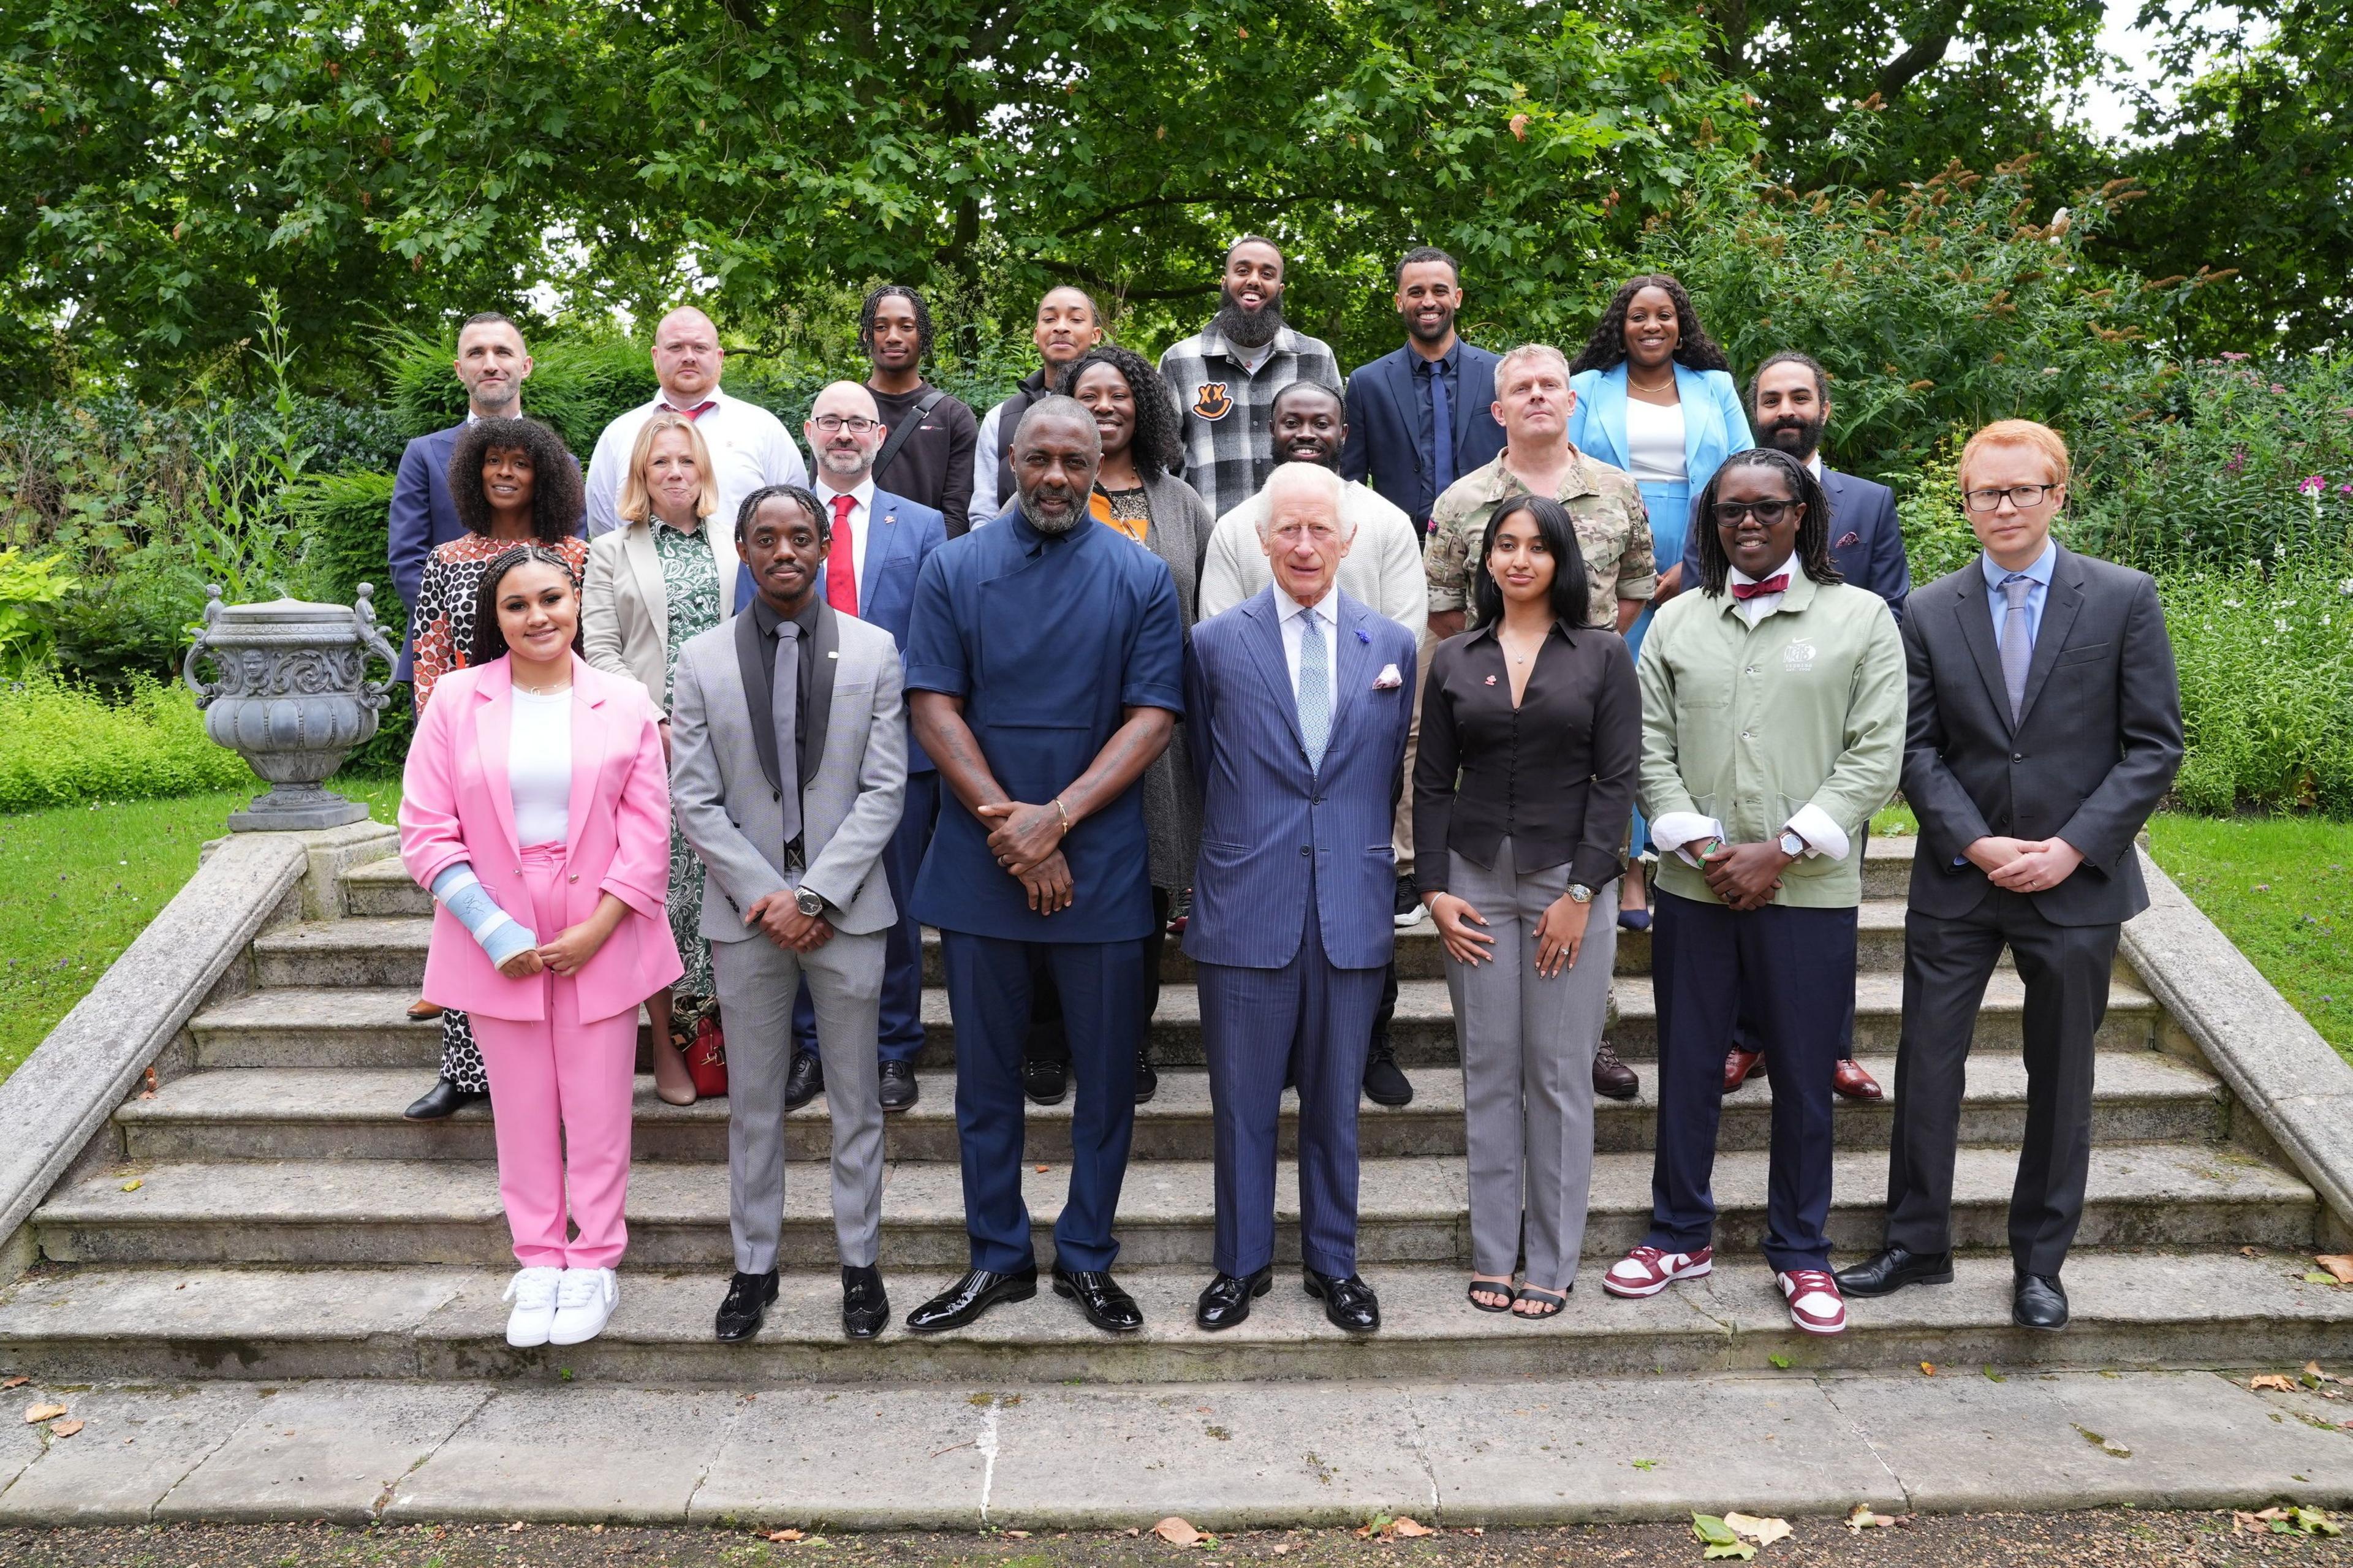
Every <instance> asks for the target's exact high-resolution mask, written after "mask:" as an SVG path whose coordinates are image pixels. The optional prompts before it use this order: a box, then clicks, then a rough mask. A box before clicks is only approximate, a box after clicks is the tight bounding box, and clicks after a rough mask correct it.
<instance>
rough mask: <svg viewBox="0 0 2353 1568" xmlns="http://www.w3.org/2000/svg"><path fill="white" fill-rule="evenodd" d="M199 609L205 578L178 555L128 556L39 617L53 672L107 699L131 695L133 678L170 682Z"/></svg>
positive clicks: (149, 552)
mask: <svg viewBox="0 0 2353 1568" xmlns="http://www.w3.org/2000/svg"><path fill="white" fill-rule="evenodd" d="M204 606H205V581H204V574H203V573H202V572H200V571H198V570H197V569H196V567H195V564H194V563H191V562H189V561H187V560H185V559H184V558H183V557H182V556H181V555H180V554H179V552H174V551H172V550H170V549H167V548H164V547H161V546H152V547H150V548H147V549H144V550H138V551H132V552H126V553H125V555H124V556H123V557H122V558H121V561H120V563H118V565H117V567H116V569H115V570H114V571H112V572H110V573H107V574H103V575H92V576H88V577H84V578H82V579H81V580H80V581H79V583H77V584H75V586H74V588H73V590H72V591H71V592H70V593H69V594H67V595H66V596H65V597H64V599H62V600H61V601H59V602H58V604H56V605H52V606H50V607H49V609H48V610H47V612H46V614H47V621H48V626H49V632H50V636H51V638H52V640H53V645H54V646H53V648H52V658H53V659H54V661H55V664H56V668H57V670H58V674H60V675H62V676H64V677H66V678H67V679H69V680H72V681H74V682H76V683H77V684H79V685H82V686H86V687H89V688H90V689H93V690H95V691H96V692H98V694H99V695H100V696H102V697H104V698H105V699H107V700H109V701H112V702H120V701H121V700H124V699H125V698H127V697H129V696H130V695H131V687H132V680H133V679H134V678H139V677H144V678H145V679H150V680H161V681H170V680H174V679H177V678H178V675H179V669H180V656H181V655H182V654H183V653H184V652H185V651H186V649H187V646H188V626H189V625H190V623H191V622H194V621H195V620H196V619H198V618H199V617H200V616H202V615H203V614H204Z"/></svg>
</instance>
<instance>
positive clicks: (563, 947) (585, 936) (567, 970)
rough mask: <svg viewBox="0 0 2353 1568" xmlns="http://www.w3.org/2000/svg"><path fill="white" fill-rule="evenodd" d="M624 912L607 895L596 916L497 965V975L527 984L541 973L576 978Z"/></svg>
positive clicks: (621, 905)
mask: <svg viewBox="0 0 2353 1568" xmlns="http://www.w3.org/2000/svg"><path fill="white" fill-rule="evenodd" d="M627 913H628V906H627V905H626V904H624V903H622V902H621V900H618V899H617V898H614V897H613V896H612V895H611V894H609V893H607V895H606V896H605V900H604V901H603V902H602V903H600V904H598V905H597V906H596V913H594V914H592V915H590V916H589V917H588V918H587V919H586V920H585V921H581V922H580V923H579V924H578V925H575V926H567V927H565V929H564V930H563V931H561V932H559V933H558V934H557V935H556V936H555V937H554V939H553V940H551V941H548V942H541V943H540V944H539V945H538V946H537V947H527V948H524V949H523V950H522V952H518V953H515V954H513V955H512V957H510V958H509V959H508V960H507V961H506V962H505V963H501V964H500V965H499V973H501V974H503V975H505V976H506V977H507V978H508V979H509V980H528V979H530V978H531V977H532V976H533V975H534V974H537V973H540V972H541V971H542V970H544V969H552V970H554V971H555V973H558V974H562V975H566V976H569V975H574V974H577V973H580V970H581V966H582V965H584V964H586V963H587V962H588V961H589V960H590V959H592V958H594V957H596V950H597V949H598V948H601V947H603V946H604V945H605V942H606V940H607V938H608V937H610V936H611V935H612V934H613V932H614V931H617V929H619V927H620V924H621V917H622V916H623V915H625V914H627Z"/></svg>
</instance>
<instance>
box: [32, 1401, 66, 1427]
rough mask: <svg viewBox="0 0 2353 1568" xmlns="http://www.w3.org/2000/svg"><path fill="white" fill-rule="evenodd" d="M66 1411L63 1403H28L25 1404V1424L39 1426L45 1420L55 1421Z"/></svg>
mask: <svg viewBox="0 0 2353 1568" xmlns="http://www.w3.org/2000/svg"><path fill="white" fill-rule="evenodd" d="M65 1413H66V1407H65V1406H64V1405H26V1406H25V1425H26V1426H39V1425H40V1424H41V1423H42V1422H44V1421H54V1420H56V1419H57V1418H58V1416H60V1415H64V1414H65Z"/></svg>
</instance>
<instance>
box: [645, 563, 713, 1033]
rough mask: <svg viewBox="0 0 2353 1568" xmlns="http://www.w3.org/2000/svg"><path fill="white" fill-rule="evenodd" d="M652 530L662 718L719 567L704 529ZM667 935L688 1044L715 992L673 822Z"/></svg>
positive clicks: (696, 887)
mask: <svg viewBox="0 0 2353 1568" xmlns="http://www.w3.org/2000/svg"><path fill="white" fill-rule="evenodd" d="M652 529H653V542H654V559H656V560H657V561H659V562H660V563H661V573H662V594H663V596H664V598H665V599H666V600H667V601H668V603H669V605H670V642H669V646H668V647H667V648H666V650H665V651H666V653H667V655H668V657H667V658H665V659H664V660H663V664H662V704H661V705H662V711H663V712H665V713H667V712H669V711H670V694H671V692H672V691H673V690H675V689H676V688H677V685H678V653H679V649H681V648H682V647H685V646H686V642H687V639H688V638H689V637H699V636H701V635H702V633H704V632H707V631H709V630H710V629H711V628H712V627H713V626H717V625H718V624H719V621H720V616H721V610H720V584H719V563H718V561H717V559H716V558H715V557H714V556H713V555H712V551H711V531H710V529H708V528H698V529H696V530H695V531H693V532H692V533H686V532H682V531H680V530H678V529H675V528H672V527H671V526H670V524H669V523H666V522H664V521H661V520H660V519H659V518H656V519H655V520H654V521H653V523H652ZM670 935H671V936H672V937H674V938H676V939H677V942H678V955H679V957H681V959H684V960H685V961H686V973H685V974H684V975H683V976H681V978H680V980H679V982H678V984H676V985H675V986H673V987H672V988H671V993H670V994H671V999H672V1000H671V1006H670V1019H671V1022H670V1032H671V1034H672V1035H673V1036H674V1037H675V1036H679V1035H681V1034H682V1035H684V1036H685V1037H688V1038H690V1039H691V1037H692V1036H693V1030H694V1024H695V1021H696V1020H697V1019H699V1018H701V1017H702V1016H703V1015H704V1014H705V1013H707V1012H709V1011H710V1010H711V1007H712V1005H713V1004H714V1003H715V1001H716V999H717V997H718V991H719V988H718V987H717V986H716V985H714V984H712V980H711V944H710V943H709V942H705V941H704V940H703V939H702V861H700V860H698V859H696V858H695V856H694V850H693V849H692V848H691V847H690V846H689V845H688V844H687V842H686V835H685V834H683V833H681V832H680V831H679V827H678V818H677V817H676V816H672V817H671V818H670Z"/></svg>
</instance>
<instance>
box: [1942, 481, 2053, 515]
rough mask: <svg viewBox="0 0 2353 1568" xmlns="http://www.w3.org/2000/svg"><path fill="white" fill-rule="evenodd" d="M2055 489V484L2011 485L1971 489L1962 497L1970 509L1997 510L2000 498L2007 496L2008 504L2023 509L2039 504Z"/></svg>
mask: <svg viewBox="0 0 2353 1568" xmlns="http://www.w3.org/2000/svg"><path fill="white" fill-rule="evenodd" d="M2055 489H2059V487H2058V486H2057V485H2011V486H2010V487H2009V488H2008V489H1982V490H1971V491H1969V492H1968V495H1967V496H1966V497H1965V498H1964V499H1965V500H1967V501H1968V506H1969V510H1971V511H1998V510H2000V508H2001V498H2002V497H2004V496H2008V497H2009V498H2010V505H2012V506H2014V507H2016V508H2017V509H2018V510H2021V511H2024V510H2027V508H2029V507H2036V506H2041V505H2042V498H2043V497H2044V496H2047V495H2049V494H2050V493H2051V492H2052V490H2055Z"/></svg>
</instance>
